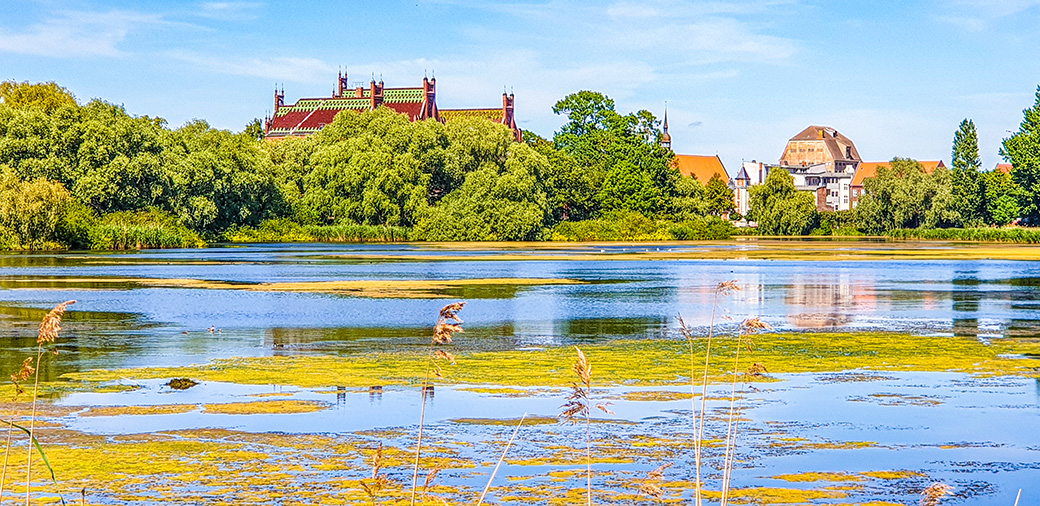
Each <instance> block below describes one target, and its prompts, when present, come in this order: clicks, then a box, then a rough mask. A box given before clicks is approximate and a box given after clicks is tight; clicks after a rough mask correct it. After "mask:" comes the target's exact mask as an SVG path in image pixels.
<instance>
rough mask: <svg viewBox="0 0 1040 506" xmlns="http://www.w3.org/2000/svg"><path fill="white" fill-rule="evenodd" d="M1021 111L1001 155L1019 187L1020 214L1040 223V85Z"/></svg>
mask: <svg viewBox="0 0 1040 506" xmlns="http://www.w3.org/2000/svg"><path fill="white" fill-rule="evenodd" d="M1022 114H1023V116H1024V118H1023V120H1022V124H1021V125H1020V126H1019V128H1018V132H1016V133H1015V134H1014V135H1012V136H1011V137H1009V138H1007V139H1004V143H1003V145H1002V146H1001V148H1000V155H1001V156H1003V157H1004V159H1005V160H1007V161H1008V162H1011V166H1012V169H1011V176H1012V178H1013V179H1014V180H1015V183H1017V184H1018V186H1019V187H1020V188H1021V189H1022V197H1021V200H1020V201H1019V206H1020V207H1021V213H1022V216H1023V217H1024V218H1025V219H1026V220H1027V221H1028V222H1029V223H1030V224H1035V223H1040V87H1037V92H1036V102H1035V103H1034V104H1033V107H1032V108H1029V109H1026V110H1024V111H1022Z"/></svg>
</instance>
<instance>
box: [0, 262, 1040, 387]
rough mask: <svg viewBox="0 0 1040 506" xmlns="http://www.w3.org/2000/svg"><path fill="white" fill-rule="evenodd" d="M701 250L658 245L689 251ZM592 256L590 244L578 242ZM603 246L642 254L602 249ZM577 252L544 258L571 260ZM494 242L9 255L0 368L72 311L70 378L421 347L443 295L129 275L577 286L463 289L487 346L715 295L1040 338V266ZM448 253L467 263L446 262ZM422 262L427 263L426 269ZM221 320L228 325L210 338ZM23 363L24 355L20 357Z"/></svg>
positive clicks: (669, 320) (633, 325) (782, 319)
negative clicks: (185, 283) (196, 283)
mask: <svg viewBox="0 0 1040 506" xmlns="http://www.w3.org/2000/svg"><path fill="white" fill-rule="evenodd" d="M696 248H697V246H667V247H655V248H654V249H655V250H657V249H664V250H673V251H674V250H680V251H682V250H692V251H694V252H695V251H696ZM585 249H588V248H585ZM594 249H595V250H596V251H597V253H598V252H606V253H608V254H609V253H611V252H615V251H616V252H618V253H622V252H625V251H632V250H635V249H640V250H641V249H649V248H634V247H625V246H613V247H611V246H595V247H594ZM583 250H584V249H583V248H568V249H566V250H561V251H553V250H548V249H540V250H538V252H537V253H539V254H552V255H557V256H556V257H554V258H558V254H564V255H571V254H577V253H581V252H582V251H583ZM494 253H496V251H495V250H490V249H489V250H480V249H476V250H474V249H467V250H452V249H443V248H435V247H422V246H413V245H275V246H269V245H261V246H244V247H229V248H212V249H205V250H180V251H142V252H133V253H115V254H91V253H61V254H36V255H29V254H7V255H2V256H0V339H2V340H0V346H2V350H3V353H2V356H3V357H7V358H5V359H4V360H0V367H3V368H4V370H7V369H12V366H14V368H17V367H16V366H17V364H15V361H17V356H20V355H21V353H20V352H22V351H24V350H26V349H28V348H29V347H31V346H32V345H33V341H32V338H33V337H35V326H36V325H37V322H39V319H40V317H42V315H43V314H44V313H45V312H46V310H48V309H49V308H51V307H53V306H54V305H55V304H56V303H58V302H61V301H63V300H67V299H76V300H78V301H79V302H78V303H77V304H76V305H75V306H73V307H71V308H70V309H71V312H70V313H69V315H68V316H67V319H66V325H65V328H66V330H65V332H64V333H63V336H62V337H63V339H62V343H61V345H60V349H61V351H62V352H65V353H66V355H65V356H64V357H63V359H62V360H61V361H60V362H61V364H60V365H59V367H63V368H65V369H63V371H62V372H67V371H70V370H80V369H92V368H115V367H139V366H159V365H181V364H186V363H197V362H200V361H205V360H207V359H211V358H223V357H231V356H262V355H272V354H285V353H308V352H319V353H339V352H353V351H357V350H358V349H365V348H366V347H371V346H382V345H383V344H385V342H386V341H387V340H388V339H389V340H393V341H394V342H395V343H396V344H402V345H405V344H418V343H422V342H425V339H426V336H428V335H429V332H430V328H431V327H432V325H433V323H434V321H435V316H436V313H437V310H438V309H439V308H440V307H441V306H442V305H443V304H444V303H445V300H446V299H444V298H426V299H421V298H420V299H387V298H366V297H349V296H342V295H329V294H315V293H285V292H262V291H244V290H213V289H205V288H202V289H200V288H155V287H147V286H139V285H137V284H135V283H134V282H133V280H134V279H136V278H147V279H157V278H158V279H200V280H208V281H226V282H235V283H265V282H301V281H303V282H306V281H329V280H389V281H397V280H400V281H408V280H443V279H486V278H556V279H571V280H576V281H580V282H582V283H581V284H571V285H548V286H544V285H543V286H537V285H535V286H522V287H501V286H499V287H488V288H482V287H480V286H475V287H463V288H460V289H455V290H454V291H448V292H447V293H445V294H444V295H445V296H448V297H453V298H457V299H463V300H468V301H469V305H468V306H467V307H466V323H467V336H468V337H482V338H486V339H481V340H478V341H480V342H482V343H484V345H485V346H488V347H497V348H502V347H505V348H509V347H517V346H530V345H544V344H566V343H571V342H583V341H588V340H597V339H609V338H613V337H625V338H632V337H635V338H643V337H645V338H650V339H652V338H659V337H668V336H674V335H675V334H676V329H677V321H676V317H677V316H678V315H682V316H683V318H684V319H685V320H686V322H687V323H688V324H690V325H692V326H694V327H699V328H701V330H704V329H705V328H706V326H707V325H708V323H709V321H710V318H711V307H712V302H713V288H714V287H715V285H717V284H718V283H719V282H722V281H728V280H736V281H737V283H738V284H739V286H740V287H741V288H742V291H740V292H738V293H736V294H734V295H733V296H730V297H727V298H726V300H724V301H723V303H722V304H720V313H719V315H718V316H717V320H718V321H719V322H720V323H721V324H722V325H723V326H725V325H733V323H732V322H734V321H739V320H742V319H744V318H746V317H752V316H758V317H761V318H762V319H763V320H764V321H766V322H768V323H769V324H771V325H773V326H774V327H775V328H778V329H788V330H789V329H798V330H821V329H822V330H847V331H857V330H892V331H908V332H925V333H951V334H958V335H980V336H982V337H983V338H986V337H988V336H1001V335H1008V336H1018V337H1031V336H1037V335H1040V297H1038V293H1040V262H1022V261H1002V260H983V261H976V260H972V261H960V260H957V261H941V260H940V261H912V262H911V261H893V260H879V261H863V260H857V261H824V260H821V261H813V260H807V261H773V260H696V259H688V260H668V261H652V260H651V261H645V260H644V261H615V260H559V259H554V260H527V259H524V260H484V259H478V258H481V257H482V256H486V257H487V258H489V259H490V258H493V256H492V255H493V254H494ZM453 256H457V257H459V258H462V259H461V260H457V261H451V260H448V259H450V258H451V257H453ZM427 258H432V259H430V260H426V259H427ZM210 327H213V328H214V329H219V333H218V332H217V331H214V332H212V333H211V332H208V329H209V328H210ZM16 351H17V352H18V353H15V352H16Z"/></svg>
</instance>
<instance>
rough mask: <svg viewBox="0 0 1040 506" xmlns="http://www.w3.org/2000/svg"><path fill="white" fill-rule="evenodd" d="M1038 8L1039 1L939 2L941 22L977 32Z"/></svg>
mask: <svg viewBox="0 0 1040 506" xmlns="http://www.w3.org/2000/svg"><path fill="white" fill-rule="evenodd" d="M1037 7H1040V0H940V1H939V4H938V8H939V9H940V10H941V12H942V14H939V15H937V16H936V19H938V20H939V21H941V22H944V23H947V24H951V25H953V26H955V27H957V28H961V29H964V30H968V31H973V32H979V31H982V30H985V29H986V28H988V27H989V26H991V25H992V24H993V23H994V22H996V21H998V20H1001V19H1003V18H1006V17H1008V16H1013V15H1020V14H1022V13H1024V12H1026V11H1029V10H1031V9H1036V8H1037Z"/></svg>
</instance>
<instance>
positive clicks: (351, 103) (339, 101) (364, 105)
mask: <svg viewBox="0 0 1040 506" xmlns="http://www.w3.org/2000/svg"><path fill="white" fill-rule="evenodd" d="M371 104H372V100H371V99H367V98H333V99H329V100H326V101H325V102H324V103H323V104H322V105H321V108H322V109H368V107H369V106H370V105H371Z"/></svg>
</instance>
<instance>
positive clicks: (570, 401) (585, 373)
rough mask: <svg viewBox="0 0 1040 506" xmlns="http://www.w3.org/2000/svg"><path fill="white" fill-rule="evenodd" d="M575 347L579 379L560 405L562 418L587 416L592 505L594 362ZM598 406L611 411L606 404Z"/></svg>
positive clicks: (588, 497)
mask: <svg viewBox="0 0 1040 506" xmlns="http://www.w3.org/2000/svg"><path fill="white" fill-rule="evenodd" d="M574 349H575V350H576V351H577V352H578V358H577V359H575V361H574V365H573V366H572V368H571V369H572V370H573V371H574V374H575V375H576V376H578V381H577V382H573V383H571V395H570V396H569V397H567V403H566V404H564V405H563V406H560V407H561V408H562V409H563V411H562V412H561V413H560V418H563V419H565V420H568V421H570V422H572V423H574V422H575V418H585V469H586V479H587V484H586V492H587V493H586V504H587V505H588V506H592V422H591V421H590V419H589V415H590V405H591V402H592V401H591V399H592V364H590V363H589V361H588V360H587V359H586V358H585V353H582V351H581V348H578V347H577V346H575V347H574ZM597 407H598V408H599V409H601V410H603V411H607V412H610V411H609V410H608V409H607V407H606V405H605V404H600V405H597Z"/></svg>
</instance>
